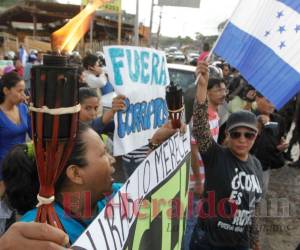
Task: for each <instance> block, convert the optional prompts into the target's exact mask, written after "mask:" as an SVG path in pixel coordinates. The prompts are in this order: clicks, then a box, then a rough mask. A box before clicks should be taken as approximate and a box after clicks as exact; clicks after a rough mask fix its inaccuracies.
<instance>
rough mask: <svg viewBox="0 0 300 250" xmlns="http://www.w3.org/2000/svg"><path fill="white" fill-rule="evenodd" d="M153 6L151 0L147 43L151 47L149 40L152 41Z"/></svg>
mask: <svg viewBox="0 0 300 250" xmlns="http://www.w3.org/2000/svg"><path fill="white" fill-rule="evenodd" d="M153 7H154V0H152V2H151V13H150V33H149V43H148V46H149V47H151V42H152V22H153Z"/></svg>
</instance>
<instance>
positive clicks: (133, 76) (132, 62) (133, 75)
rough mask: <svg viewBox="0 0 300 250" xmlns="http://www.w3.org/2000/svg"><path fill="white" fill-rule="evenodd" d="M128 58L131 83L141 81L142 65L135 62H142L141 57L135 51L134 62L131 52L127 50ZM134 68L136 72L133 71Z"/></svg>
mask: <svg viewBox="0 0 300 250" xmlns="http://www.w3.org/2000/svg"><path fill="white" fill-rule="evenodd" d="M126 56H127V61H128V67H129V77H130V79H131V81H133V82H137V81H138V79H139V72H140V64H139V63H135V62H138V61H139V60H140V55H139V53H138V51H136V50H134V60H132V56H131V50H129V49H127V50H126ZM133 67H134V72H133V70H132V68H133Z"/></svg>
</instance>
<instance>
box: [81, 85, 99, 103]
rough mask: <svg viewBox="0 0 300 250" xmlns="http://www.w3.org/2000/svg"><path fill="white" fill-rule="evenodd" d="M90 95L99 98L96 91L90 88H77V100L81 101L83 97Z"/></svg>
mask: <svg viewBox="0 0 300 250" xmlns="http://www.w3.org/2000/svg"><path fill="white" fill-rule="evenodd" d="M90 97H97V98H99V96H98V94H97V91H96V90H95V89H92V88H88V87H82V88H80V89H79V102H80V103H82V102H83V101H84V100H85V99H87V98H90Z"/></svg>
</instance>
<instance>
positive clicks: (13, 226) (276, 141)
mask: <svg viewBox="0 0 300 250" xmlns="http://www.w3.org/2000/svg"><path fill="white" fill-rule="evenodd" d="M23 50H24V49H23V48H20V51H19V57H18V56H16V55H15V54H12V53H11V54H8V55H7V58H3V59H11V60H13V61H14V65H10V66H7V67H5V68H4V69H2V70H0V198H1V201H0V202H1V207H0V234H3V233H5V232H6V233H5V234H4V236H2V237H1V238H0V242H1V244H2V242H3V246H7V248H6V249H18V247H19V246H16V245H15V244H16V242H19V243H20V244H21V245H23V246H26V247H27V248H26V247H24V248H22V247H21V248H20V249H33V248H32V247H31V246H33V245H34V244H36V246H38V245H39V246H41V247H44V246H45V247H47V246H48V245H47V244H51V245H52V246H53V249H61V248H60V246H61V245H63V244H64V243H65V242H70V243H74V241H75V240H76V239H77V238H78V237H79V236H80V234H81V233H82V232H83V231H84V230H85V229H86V228H87V227H88V225H89V224H90V223H91V221H92V220H93V218H95V216H96V215H97V214H98V213H99V212H100V211H101V210H102V209H103V208H104V206H105V204H106V202H107V200H108V197H106V195H104V194H105V193H107V192H109V193H115V192H116V191H117V190H118V189H119V188H120V186H121V184H119V183H114V180H113V178H112V177H111V176H112V174H113V172H114V168H113V166H112V165H113V164H114V162H115V160H114V158H112V157H111V155H110V152H108V151H110V150H109V146H108V145H111V140H112V138H113V137H112V134H113V132H114V128H115V124H114V121H113V117H114V114H115V113H116V112H117V111H119V110H124V109H126V105H125V102H124V100H125V98H126V97H125V96H123V95H118V96H116V97H114V98H112V100H111V108H110V109H109V110H103V109H102V107H101V97H102V96H103V95H105V94H108V93H110V92H113V87H112V84H111V83H110V82H109V79H108V75H107V74H106V70H105V59H104V56H103V54H102V53H98V54H92V53H89V54H87V55H86V56H85V57H83V58H81V57H80V55H79V54H78V53H74V54H72V55H71V56H69V63H70V64H74V65H76V66H77V67H78V82H79V84H80V89H79V102H80V104H81V111H80V114H79V120H80V122H81V123H80V125H79V130H78V133H77V136H76V140H75V145H74V147H73V150H72V153H71V156H70V157H69V159H68V161H67V163H66V166H65V168H64V170H63V174H62V175H61V177H60V178H59V180H58V182H57V184H56V187H55V190H56V195H55V196H56V197H57V199H56V200H55V205H54V208H55V211H56V212H57V214H58V217H59V218H60V220H61V222H62V224H63V225H64V229H65V232H66V233H67V235H65V234H63V233H62V232H60V231H58V230H55V229H52V228H50V227H47V226H43V231H42V232H44V231H47V232H48V234H47V235H42V234H39V233H37V232H38V231H39V227H40V225H39V224H36V223H31V224H26V223H22V222H16V221H23V222H25V221H26V222H32V221H34V219H35V216H36V211H37V209H36V208H35V205H36V203H37V198H36V196H37V194H38V190H39V183H38V177H37V175H38V174H37V168H36V161H35V155H34V152H33V146H32V143H31V141H30V137H31V123H30V115H29V112H28V107H27V104H28V101H29V100H30V69H31V68H32V67H33V66H34V65H40V64H43V59H42V53H41V52H37V51H34V50H32V51H31V52H30V53H29V55H28V57H27V60H26V61H25V62H24V60H23V58H20V56H21V55H20V54H21V53H20V52H24V51H23ZM208 55H209V47H207V46H206V47H205V51H204V53H202V55H201V57H200V58H199V61H198V63H197V69H196V72H195V74H196V75H197V82H196V85H195V86H193V87H192V88H193V89H192V90H191V91H192V92H193V93H194V96H191V97H190V98H191V99H192V101H191V103H194V104H193V107H188V106H186V107H185V108H186V109H190V110H186V111H187V112H189V113H190V114H192V116H191V117H189V119H188V120H187V123H188V124H189V126H190V127H191V130H192V135H191V149H192V154H191V166H190V186H189V188H190V192H189V195H190V198H189V208H188V211H192V213H188V216H187V224H186V232H185V234H184V240H183V245H182V249H184V250H187V249H197V250H198V249H207V250H208V249H209V250H221V249H235V250H246V249H260V248H259V245H260V243H259V240H258V230H257V220H256V219H257V217H256V216H255V213H257V210H258V207H259V203H260V201H261V200H262V199H263V198H264V197H265V195H266V193H267V192H268V183H269V179H270V173H271V171H272V169H277V168H280V167H283V166H284V165H286V164H287V163H288V164H289V165H290V166H291V167H295V168H300V158H298V159H293V157H292V156H293V155H292V149H293V146H294V145H295V144H297V143H298V146H300V141H299V138H300V136H299V131H300V130H299V129H300V95H299V94H298V95H296V96H295V97H294V99H292V100H291V101H290V102H289V103H288V104H287V105H286V106H285V107H283V109H282V110H276V109H275V107H274V106H273V104H272V103H271V102H270V101H269V100H268V99H267V98H266V97H265V96H263V95H262V94H261V93H259V92H258V91H256V90H255V89H254V88H253V87H252V86H250V85H249V84H248V83H247V81H246V80H245V79H244V78H243V76H242V75H240V74H239V72H238V71H237V70H236V69H234V68H232V67H231V66H230V65H229V64H227V63H226V62H224V61H222V60H217V61H215V62H213V63H210V65H208V63H206V62H205V60H206V58H207V57H208ZM188 91H189V90H188ZM181 129H184V124H183V125H182V128H181ZM175 132H176V130H174V129H172V128H171V126H170V124H168V123H167V124H166V125H165V126H163V127H162V128H161V129H160V130H159V131H158V132H157V133H155V134H154V135H153V137H152V139H151V140H150V143H149V145H148V144H147V145H145V146H144V147H142V148H139V149H137V150H135V151H133V152H131V153H129V154H127V155H124V156H123V157H122V169H123V172H124V176H125V177H126V178H129V176H130V175H131V174H132V173H133V171H134V170H135V169H136V168H137V167H138V165H139V163H141V162H142V160H143V159H144V158H145V157H146V156H147V154H148V153H149V152H150V151H151V149H153V146H157V145H160V144H161V143H162V142H163V141H164V140H166V139H167V138H168V137H170V136H171V135H172V134H174V133H175ZM288 133H291V135H292V137H291V139H290V141H289V143H288V141H287V139H286V138H287V134H288ZM109 142H110V143H109ZM99 155H100V157H99ZM298 157H300V156H298ZM117 181H118V180H117ZM80 191H88V192H90V193H91V197H92V205H91V209H92V213H91V215H90V217H88V218H77V217H76V218H73V217H72V214H78V211H70V212H71V213H70V216H65V213H64V209H66V208H65V207H64V204H63V202H62V193H63V192H80ZM212 196H213V198H214V199H215V206H216V207H214V210H216V211H217V210H218V207H217V206H218V204H219V203H220V202H223V201H224V199H225V202H224V204H223V205H224V206H223V207H224V211H222V213H221V214H220V213H218V212H217V214H214V215H213V216H207V217H205V216H204V217H203V216H201V215H210V209H212V208H210V207H209V206H208V204H207V203H206V202H205V201H206V200H208V199H210V198H211V197H212ZM109 197H111V196H109ZM228 215H231V216H228ZM28 225H30V227H28ZM233 225H234V227H233ZM12 237H18V240H17V241H12V242H10V240H9V239H11V238H12Z"/></svg>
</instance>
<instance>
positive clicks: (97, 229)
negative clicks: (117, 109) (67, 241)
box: [72, 131, 191, 250]
mask: <svg viewBox="0 0 300 250" xmlns="http://www.w3.org/2000/svg"><path fill="white" fill-rule="evenodd" d="M190 151H191V147H190V135H189V131H187V132H186V133H185V134H184V135H180V134H179V133H176V134H175V135H173V136H172V137H171V138H170V139H169V140H167V141H165V142H164V143H163V144H162V145H161V146H160V147H159V148H157V149H156V150H155V151H153V152H152V153H151V154H150V155H149V156H148V157H147V158H146V159H145V160H144V161H143V162H142V163H141V164H140V165H139V167H138V168H137V169H136V170H135V172H134V173H133V174H132V175H131V176H130V178H129V179H128V180H127V181H126V183H125V184H124V185H123V186H122V188H121V189H120V190H119V192H118V193H117V194H116V195H115V196H114V197H113V198H112V199H111V201H110V202H109V203H108V204H107V205H106V207H105V208H104V209H103V210H102V211H101V213H100V214H99V215H98V216H97V218H96V219H95V220H94V221H93V222H92V223H91V225H90V226H89V227H88V228H87V229H86V230H85V231H84V232H83V233H82V235H81V236H80V237H79V238H78V239H77V241H76V242H75V243H74V245H73V246H72V249H74V250H86V249H93V250H106V249H107V250H108V249H116V250H117V249H119V250H121V249H128V250H131V249H140V250H142V249H143V247H140V246H141V245H143V244H141V241H142V238H143V237H142V236H143V234H144V233H145V234H147V232H148V231H149V230H148V229H149V227H150V226H151V223H152V221H153V220H154V218H153V217H156V218H158V219H162V220H163V223H161V225H162V226H160V227H159V229H157V228H155V226H154V227H153V231H155V232H157V231H159V232H157V233H159V234H160V235H161V236H162V237H161V238H162V239H163V240H162V241H161V242H160V245H159V247H158V248H156V249H159V250H160V249H161V250H168V249H170V250H171V249H172V250H173V249H178V250H179V249H180V248H181V240H182V239H181V238H182V235H183V232H184V225H185V221H184V220H185V214H186V209H187V204H188V188H187V187H188V184H187V181H188V169H189V168H188V166H187V164H186V163H185V161H186V159H187V157H188V156H189V154H190ZM178 200H179V201H180V202H179V203H180V205H179V209H178V210H180V213H179V214H180V215H179V214H178V217H177V218H173V217H172V218H168V213H169V211H168V210H167V209H166V207H164V208H162V206H160V208H158V209H159V210H157V209H156V202H161V201H163V202H164V203H165V205H167V206H168V209H169V210H172V211H173V210H174V209H172V208H173V204H174V203H176V201H178ZM144 201H150V204H148V205H149V206H151V208H150V209H148V207H147V209H146V211H148V212H147V213H144V211H145V208H146V206H147V203H145V202H144ZM152 201H153V203H152ZM155 201H156V202H155ZM145 204H146V205H145ZM149 214H151V216H148V217H147V215H149ZM153 214H156V215H153ZM159 216H160V217H159ZM176 219H177V221H178V226H179V225H180V227H179V228H180V232H179V233H178V232H176V231H175V234H176V236H177V238H178V239H177V244H176V248H173V247H172V244H171V243H170V242H171V238H172V237H173V238H174V236H172V232H171V231H170V230H168V229H167V228H169V227H170V225H171V224H172V222H174V220H176ZM133 225H135V226H134V227H133ZM133 238H134V239H133ZM153 240H156V239H153ZM128 242H131V243H128ZM137 245H139V247H137Z"/></svg>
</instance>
